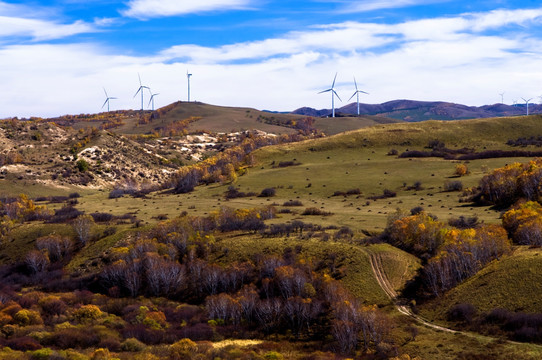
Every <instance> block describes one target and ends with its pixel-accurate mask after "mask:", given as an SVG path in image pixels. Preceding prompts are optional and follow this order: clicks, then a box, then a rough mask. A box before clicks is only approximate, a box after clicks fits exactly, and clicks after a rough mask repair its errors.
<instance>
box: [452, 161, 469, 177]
mask: <svg viewBox="0 0 542 360" xmlns="http://www.w3.org/2000/svg"><path fill="white" fill-rule="evenodd" d="M468 172H469V168H468V167H467V165H465V164H457V165H456V166H455V171H454V175H457V176H465V175H467V174H468Z"/></svg>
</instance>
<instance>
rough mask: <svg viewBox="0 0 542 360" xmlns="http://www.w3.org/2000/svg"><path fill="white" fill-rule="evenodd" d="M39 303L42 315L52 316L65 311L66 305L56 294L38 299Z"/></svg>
mask: <svg viewBox="0 0 542 360" xmlns="http://www.w3.org/2000/svg"><path fill="white" fill-rule="evenodd" d="M39 305H40V307H41V309H42V311H43V314H44V315H48V316H54V315H62V314H64V312H65V311H66V308H67V305H66V303H65V302H64V301H62V300H61V299H60V298H59V297H58V296H54V295H50V296H47V297H45V298H43V299H41V300H40V301H39Z"/></svg>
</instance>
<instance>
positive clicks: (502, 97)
mask: <svg viewBox="0 0 542 360" xmlns="http://www.w3.org/2000/svg"><path fill="white" fill-rule="evenodd" d="M504 94H505V93H504V92H502V93H500V94H499V95H500V96H501V104H504Z"/></svg>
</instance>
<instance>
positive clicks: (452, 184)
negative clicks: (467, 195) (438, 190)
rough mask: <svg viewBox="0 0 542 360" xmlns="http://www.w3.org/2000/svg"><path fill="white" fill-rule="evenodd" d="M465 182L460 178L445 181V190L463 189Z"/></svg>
mask: <svg viewBox="0 0 542 360" xmlns="http://www.w3.org/2000/svg"><path fill="white" fill-rule="evenodd" d="M461 190H463V183H462V182H461V181H460V180H446V181H445V182H444V191H461Z"/></svg>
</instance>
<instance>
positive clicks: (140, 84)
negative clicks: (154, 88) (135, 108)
mask: <svg viewBox="0 0 542 360" xmlns="http://www.w3.org/2000/svg"><path fill="white" fill-rule="evenodd" d="M137 77H138V78H139V88H138V89H137V92H136V93H135V95H134V98H135V97H136V96H137V94H139V93H141V110H143V89H147V90H149V92H150V91H151V89H150V88H149V87H148V86H145V85H143V84H142V83H141V76H140V75H139V73H137Z"/></svg>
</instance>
